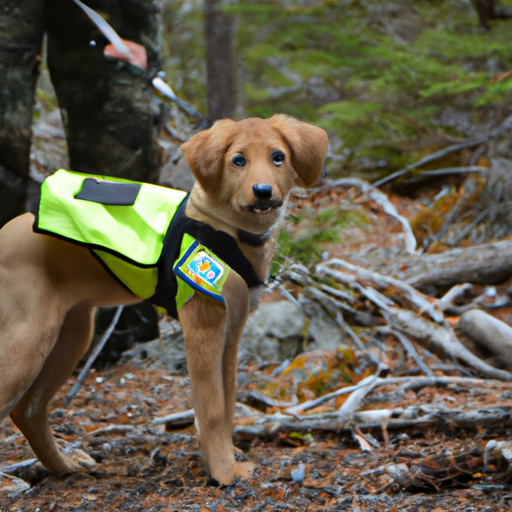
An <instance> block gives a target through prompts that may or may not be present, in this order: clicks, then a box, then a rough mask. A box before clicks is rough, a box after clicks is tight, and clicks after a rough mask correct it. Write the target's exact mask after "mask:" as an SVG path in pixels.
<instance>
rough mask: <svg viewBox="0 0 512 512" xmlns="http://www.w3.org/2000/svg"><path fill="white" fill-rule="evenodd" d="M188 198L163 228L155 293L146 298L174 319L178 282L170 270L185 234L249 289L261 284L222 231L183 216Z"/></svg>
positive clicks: (235, 246)
mask: <svg viewBox="0 0 512 512" xmlns="http://www.w3.org/2000/svg"><path fill="white" fill-rule="evenodd" d="M188 197H189V196H187V197H186V198H185V199H184V200H183V202H182V203H181V205H180V206H179V208H178V210H177V212H176V214H175V215H174V217H173V219H172V220H171V223H170V225H169V228H168V229H167V233H166V235H165V240H164V247H163V250H162V255H161V256H160V259H159V261H158V284H157V287H156V291H155V294H154V295H153V296H152V297H151V298H149V299H148V300H149V301H150V302H152V303H154V304H156V305H157V306H161V307H163V308H165V309H166V310H167V312H168V313H169V315H170V316H172V317H174V318H177V316H178V312H177V308H176V301H175V297H176V292H177V289H178V283H177V281H176V275H175V274H174V271H173V267H174V264H175V263H176V260H177V259H178V257H179V254H180V249H181V241H182V239H183V235H184V234H185V233H187V234H189V235H190V236H192V237H194V238H195V239H196V240H197V241H198V242H199V243H200V244H202V245H204V246H205V247H207V248H208V249H210V251H212V252H213V253H214V254H215V255H216V256H218V257H219V258H220V259H221V260H222V261H224V262H225V263H227V265H229V267H231V268H232V269H233V270H234V271H235V272H236V273H237V274H239V275H240V276H241V277H242V278H243V280H244V281H245V282H246V283H247V286H248V287H249V288H252V287H254V286H259V285H262V284H264V283H263V282H262V281H260V279H259V278H258V276H257V275H256V272H255V271H254V268H253V266H252V265H251V263H250V262H249V260H248V259H247V258H246V257H245V255H244V254H243V253H242V251H241V250H240V248H239V247H238V244H237V243H236V240H235V239H234V238H233V237H232V236H231V235H228V234H227V233H226V232H224V231H217V230H216V229H214V228H212V227H211V226H210V225H208V224H205V223H204V222H199V221H197V220H195V219H191V218H190V217H187V216H186V215H185V209H186V207H187V200H188Z"/></svg>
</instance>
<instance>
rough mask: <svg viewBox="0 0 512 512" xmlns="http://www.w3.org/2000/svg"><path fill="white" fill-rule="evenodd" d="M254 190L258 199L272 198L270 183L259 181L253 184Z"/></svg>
mask: <svg viewBox="0 0 512 512" xmlns="http://www.w3.org/2000/svg"><path fill="white" fill-rule="evenodd" d="M252 191H253V193H254V197H255V198H256V199H270V198H271V197H272V187H271V186H270V185H264V184H263V183H258V184H257V185H253V186H252Z"/></svg>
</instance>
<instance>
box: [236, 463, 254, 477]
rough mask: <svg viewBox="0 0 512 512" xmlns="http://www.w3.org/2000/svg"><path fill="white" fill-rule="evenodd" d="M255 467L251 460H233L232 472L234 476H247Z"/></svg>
mask: <svg viewBox="0 0 512 512" xmlns="http://www.w3.org/2000/svg"><path fill="white" fill-rule="evenodd" d="M255 469H256V464H254V463H253V462H235V466H234V468H233V473H234V475H235V478H249V477H250V476H251V475H252V474H253V472H254V470H255Z"/></svg>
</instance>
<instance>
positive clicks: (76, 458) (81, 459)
mask: <svg viewBox="0 0 512 512" xmlns="http://www.w3.org/2000/svg"><path fill="white" fill-rule="evenodd" d="M60 445H61V450H62V451H63V452H64V453H65V454H66V455H67V456H68V457H69V459H71V461H72V462H73V463H75V464H78V467H77V468H76V469H75V470H74V471H70V473H74V472H76V471H80V470H82V471H83V470H84V469H85V470H90V469H92V468H93V467H94V466H95V465H96V461H95V460H94V459H93V458H91V457H90V456H89V455H87V453H85V452H84V451H83V450H81V449H80V448H76V447H75V446H72V445H71V444H68V443H63V442H62V441H61V442H60Z"/></svg>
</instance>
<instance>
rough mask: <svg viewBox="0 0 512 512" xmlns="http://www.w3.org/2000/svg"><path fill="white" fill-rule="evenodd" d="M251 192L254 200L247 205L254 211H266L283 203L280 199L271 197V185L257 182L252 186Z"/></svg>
mask: <svg viewBox="0 0 512 512" xmlns="http://www.w3.org/2000/svg"><path fill="white" fill-rule="evenodd" d="M252 192H253V194H254V198H255V199H256V201H255V202H254V203H253V204H251V205H249V207H248V208H249V209H250V210H252V211H253V212H254V213H268V212H270V211H272V210H275V209H276V208H280V207H281V206H282V205H283V202H282V201H279V200H277V199H272V192H273V190H272V187H271V186H270V185H266V184H264V183H258V184H257V185H253V186H252Z"/></svg>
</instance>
